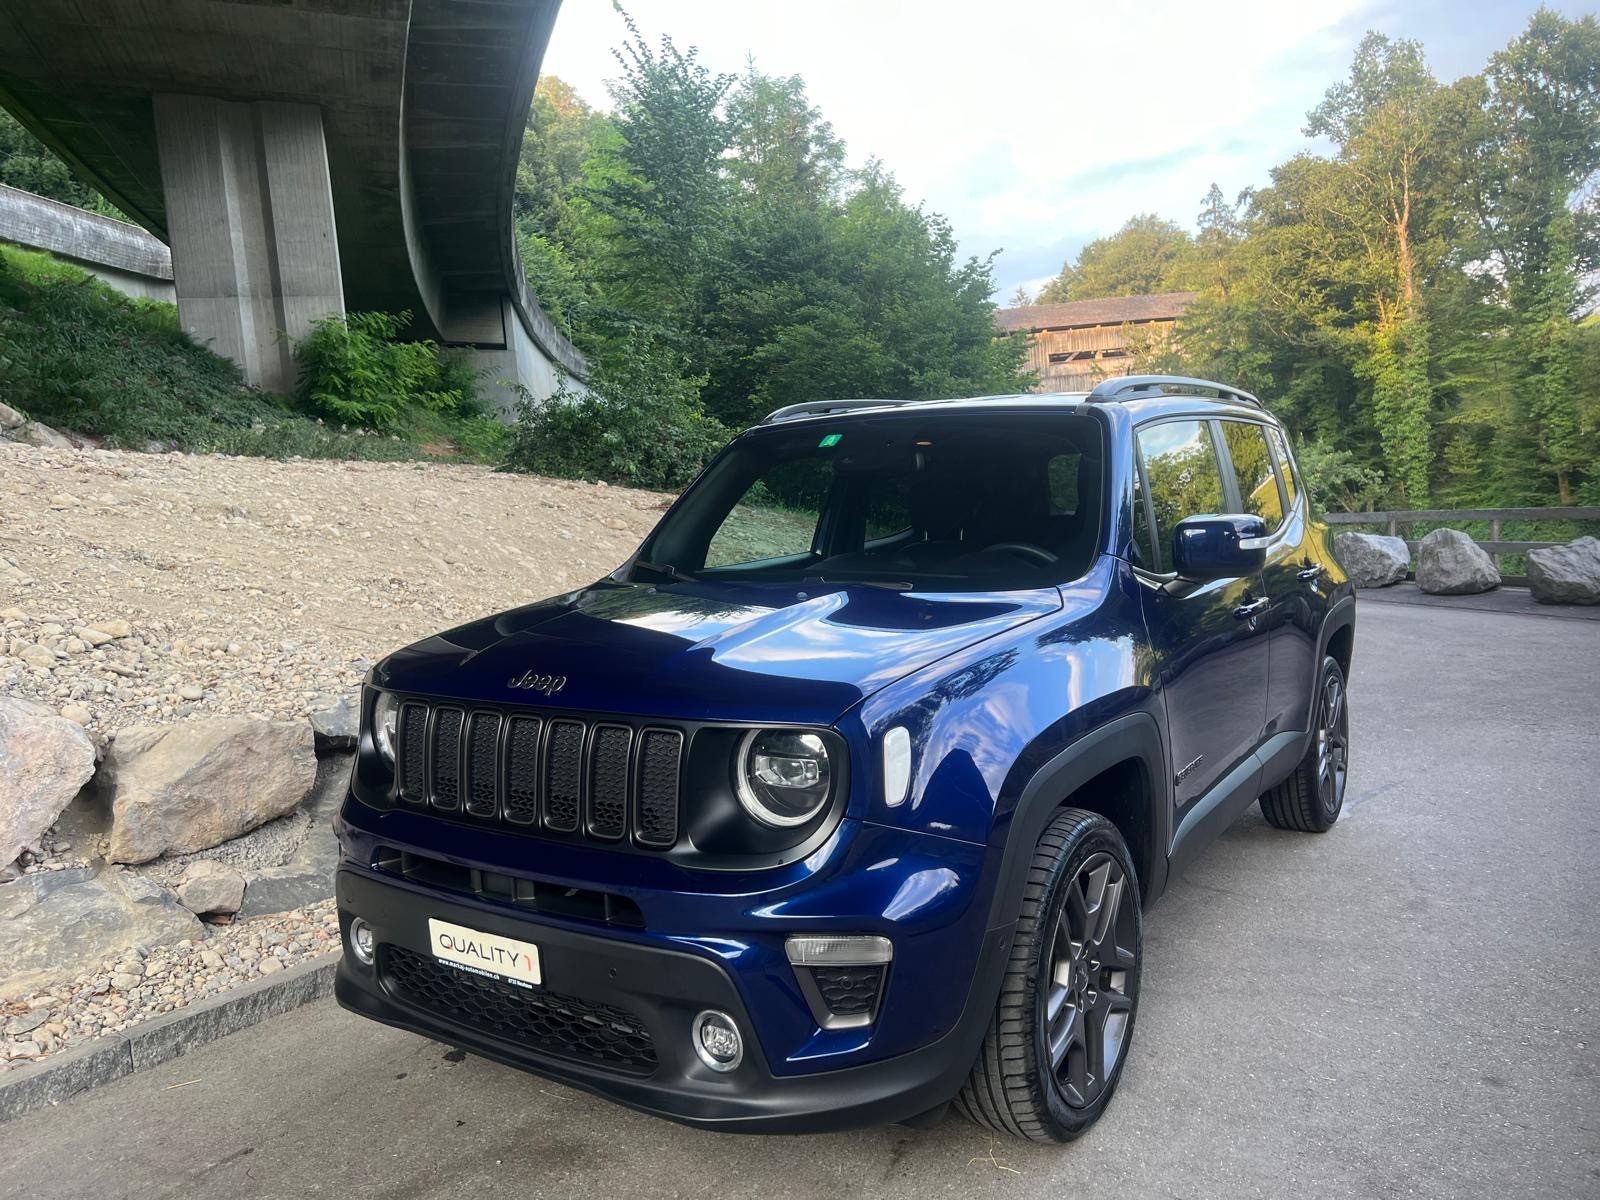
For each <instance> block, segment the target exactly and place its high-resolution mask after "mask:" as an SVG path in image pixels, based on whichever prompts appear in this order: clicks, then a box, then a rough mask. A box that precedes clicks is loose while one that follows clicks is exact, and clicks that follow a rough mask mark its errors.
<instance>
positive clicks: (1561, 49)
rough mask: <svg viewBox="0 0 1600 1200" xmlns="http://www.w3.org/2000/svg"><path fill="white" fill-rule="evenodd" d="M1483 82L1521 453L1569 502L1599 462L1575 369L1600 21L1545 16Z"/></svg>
mask: <svg viewBox="0 0 1600 1200" xmlns="http://www.w3.org/2000/svg"><path fill="white" fill-rule="evenodd" d="M1485 80H1486V84H1487V91H1488V96H1487V100H1486V103H1485V110H1486V114H1487V118H1488V122H1489V125H1490V127H1491V128H1492V130H1493V131H1494V132H1495V134H1496V135H1497V136H1494V137H1493V138H1492V140H1490V141H1489V142H1488V145H1487V147H1486V150H1485V152H1484V153H1483V154H1482V156H1481V160H1480V162H1481V169H1480V171H1479V172H1478V174H1477V177H1476V179H1477V184H1478V186H1477V190H1476V196H1477V201H1478V210H1477V215H1478V221H1479V234H1480V237H1481V238H1482V241H1483V244H1484V245H1485V246H1486V247H1487V253H1488V257H1489V258H1490V260H1491V261H1493V262H1494V263H1495V264H1496V265H1497V267H1498V268H1499V277H1500V278H1501V279H1502V281H1503V286H1504V300H1505V303H1506V304H1507V306H1508V307H1509V309H1510V311H1511V312H1512V313H1513V314H1514V320H1513V327H1514V328H1513V334H1512V337H1511V339H1510V346H1511V347H1512V348H1513V349H1514V351H1515V353H1516V355H1517V359H1518V360H1519V363H1520V367H1521V369H1520V371H1519V373H1518V374H1519V383H1520V387H1519V388H1518V389H1517V393H1516V395H1515V397H1514V398H1513V404H1514V405H1515V407H1516V409H1517V410H1518V414H1519V416H1520V417H1521V418H1522V419H1524V420H1525V421H1526V422H1527V424H1528V429H1527V433H1528V435H1529V436H1527V437H1526V438H1525V439H1521V447H1520V448H1521V450H1522V451H1523V453H1524V454H1531V456H1532V463H1531V464H1528V465H1530V466H1531V468H1532V470H1534V471H1535V472H1537V473H1539V474H1543V475H1545V476H1546V477H1547V478H1553V480H1554V483H1555V489H1556V494H1557V498H1558V499H1559V500H1560V502H1561V503H1563V504H1571V503H1573V500H1574V496H1575V495H1576V491H1577V487H1578V484H1577V483H1576V482H1575V478H1576V476H1578V475H1580V474H1585V473H1593V472H1594V471H1595V468H1596V462H1597V459H1600V449H1597V447H1596V444H1595V441H1596V439H1595V436H1594V429H1593V426H1592V424H1591V423H1590V422H1589V421H1588V419H1587V418H1586V414H1585V409H1586V402H1587V401H1586V395H1585V393H1586V392H1587V393H1588V395H1592V394H1593V392H1592V391H1590V390H1589V389H1592V388H1593V386H1594V384H1593V381H1591V380H1585V379H1582V378H1581V377H1580V376H1578V375H1576V374H1575V372H1574V370H1573V356H1574V348H1573V346H1574V341H1573V335H1574V325H1573V322H1574V319H1575V318H1576V317H1577V316H1578V314H1579V312H1580V311H1581V310H1582V309H1583V307H1584V306H1585V305H1586V304H1587V303H1588V301H1589V300H1590V299H1592V295H1593V291H1592V285H1590V284H1588V283H1587V280H1588V279H1589V277H1590V275H1591V273H1592V272H1593V271H1594V270H1595V269H1596V267H1597V266H1600V204H1597V203H1596V198H1595V192H1594V188H1593V177H1594V174H1595V172H1596V171H1597V170H1600V23H1597V22H1596V20H1595V18H1594V17H1593V16H1586V17H1583V18H1582V19H1580V20H1577V21H1567V20H1565V19H1564V18H1562V17H1560V16H1558V15H1557V14H1555V13H1553V12H1551V11H1549V10H1548V9H1540V10H1539V11H1538V12H1537V13H1535V14H1534V16H1533V18H1532V20H1530V22H1529V24H1528V28H1527V29H1526V30H1525V31H1524V32H1523V33H1522V34H1521V35H1520V36H1519V37H1518V38H1517V39H1516V40H1515V41H1513V42H1512V43H1511V45H1509V46H1508V47H1506V49H1504V50H1502V51H1501V52H1500V53H1498V54H1496V55H1495V56H1494V58H1493V59H1491V60H1490V63H1489V67H1488V69H1487V71H1486V72H1485ZM1586 185H1587V187H1586ZM1506 449H1507V451H1508V452H1510V451H1511V446H1509V445H1508V446H1507V447H1506Z"/></svg>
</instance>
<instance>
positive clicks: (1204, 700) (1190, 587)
mask: <svg viewBox="0 0 1600 1200" xmlns="http://www.w3.org/2000/svg"><path fill="white" fill-rule="evenodd" d="M1220 438H1221V434H1220V432H1219V429H1218V426H1217V425H1216V423H1215V422H1214V421H1211V420H1208V419H1205V418H1198V417H1184V418H1178V419H1166V420H1159V421H1155V422H1152V423H1150V424H1147V425H1143V426H1141V427H1140V428H1139V429H1138V430H1137V431H1136V433H1135V441H1136V444H1137V448H1138V458H1139V461H1138V463H1137V464H1136V468H1137V469H1136V471H1135V480H1136V483H1135V486H1136V488H1137V490H1138V492H1139V494H1138V495H1137V496H1136V497H1135V503H1134V526H1135V529H1134V533H1135V539H1136V541H1137V540H1141V539H1142V541H1143V544H1142V545H1141V547H1140V550H1139V555H1140V557H1141V558H1148V559H1149V561H1150V562H1151V563H1152V564H1154V569H1153V570H1146V569H1142V570H1141V571H1140V572H1139V576H1140V579H1141V581H1142V583H1143V585H1144V586H1143V587H1142V596H1143V604H1144V610H1145V624H1146V627H1147V629H1148V631H1149V636H1150V644H1151V648H1152V651H1153V654H1154V659H1155V661H1154V671H1155V675H1156V677H1157V679H1158V680H1159V682H1160V685H1161V687H1162V690H1163V694H1164V697H1165V702H1166V714H1167V739H1168V751H1169V754H1170V765H1171V767H1172V771H1173V797H1174V804H1175V806H1176V810H1177V814H1176V816H1177V820H1181V818H1182V814H1183V812H1184V810H1185V809H1187V808H1188V807H1189V806H1190V805H1192V804H1193V803H1194V801H1196V800H1197V799H1199V798H1200V797H1201V796H1203V795H1205V793H1206V792H1207V790H1208V789H1210V788H1211V786H1212V785H1213V784H1215V783H1217V782H1218V781H1219V780H1221V779H1222V778H1223V777H1224V776H1225V775H1227V774H1228V773H1229V772H1230V771H1231V770H1232V769H1233V768H1234V767H1235V766H1237V765H1239V764H1240V763H1241V762H1242V761H1243V760H1245V759H1246V758H1249V757H1250V756H1251V755H1252V754H1253V753H1254V751H1255V748H1256V746H1257V744H1258V743H1259V741H1260V738H1261V728H1262V725H1263V723H1264V722H1265V719H1266V689H1267V636H1266V630H1265V628H1264V627H1263V626H1262V624H1261V622H1260V617H1261V615H1262V614H1263V613H1264V611H1265V609H1266V607H1267V604H1266V600H1265V594H1264V591H1263V585H1262V580H1261V577H1260V575H1258V574H1250V575H1247V576H1242V577H1237V578H1225V579H1216V580H1212V581H1210V582H1207V583H1192V582H1189V581H1185V580H1182V579H1179V578H1177V577H1176V575H1175V574H1173V572H1172V562H1173V553H1172V533H1173V529H1174V527H1175V526H1176V525H1177V523H1178V522H1179V521H1181V520H1183V519H1184V518H1185V517H1192V516H1199V515H1203V514H1219V515H1220V514H1225V513H1230V512H1234V511H1236V509H1234V508H1233V507H1232V504H1233V503H1234V501H1233V497H1232V495H1231V484H1230V481H1229V480H1228V479H1227V478H1226V477H1225V475H1224V474H1223V471H1224V466H1225V461H1226V460H1225V459H1223V458H1222V457H1221V456H1220V455H1219V454H1218V453H1217V443H1218V441H1219V440H1220ZM1177 820H1175V822H1174V828H1176V827H1177Z"/></svg>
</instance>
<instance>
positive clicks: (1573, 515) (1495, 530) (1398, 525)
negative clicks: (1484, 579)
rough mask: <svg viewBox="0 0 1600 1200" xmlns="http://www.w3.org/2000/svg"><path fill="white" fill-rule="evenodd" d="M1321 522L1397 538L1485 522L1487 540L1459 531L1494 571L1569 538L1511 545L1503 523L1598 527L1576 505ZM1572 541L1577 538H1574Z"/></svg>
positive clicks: (1595, 517)
mask: <svg viewBox="0 0 1600 1200" xmlns="http://www.w3.org/2000/svg"><path fill="white" fill-rule="evenodd" d="M1322 520H1324V521H1326V522H1327V523H1328V524H1329V525H1339V526H1344V525H1357V526H1361V525H1381V526H1383V527H1384V532H1386V533H1387V534H1388V535H1389V536H1390V537H1399V536H1400V530H1401V529H1402V528H1405V527H1409V526H1412V525H1433V526H1435V527H1438V528H1450V529H1458V528H1460V526H1461V525H1463V524H1465V523H1467V522H1473V521H1487V522H1488V523H1489V536H1488V537H1486V538H1480V537H1478V536H1477V535H1475V534H1472V533H1470V532H1467V531H1466V530H1462V532H1463V533H1467V536H1468V537H1470V538H1472V540H1473V541H1475V542H1477V543H1478V545H1479V546H1480V547H1481V548H1482V549H1484V550H1486V551H1487V552H1488V554H1489V557H1490V558H1492V559H1494V565H1495V570H1497V571H1498V570H1500V556H1501V555H1502V554H1517V555H1521V554H1526V553H1527V552H1528V551H1530V550H1543V549H1546V548H1547V547H1550V546H1563V545H1565V544H1566V543H1567V542H1568V541H1570V540H1571V538H1564V539H1561V540H1559V541H1549V542H1537V541H1512V540H1505V539H1502V538H1501V537H1500V527H1501V525H1502V523H1503V522H1507V521H1593V522H1595V523H1596V524H1597V525H1600V505H1576V506H1569V507H1565V508H1414V509H1398V510H1393V511H1386V512H1325V513H1323V514H1322ZM1573 536H1574V537H1576V536H1579V535H1577V534H1574V535H1573ZM1419 541H1420V539H1416V538H1407V539H1406V545H1407V546H1409V547H1410V548H1411V552H1412V553H1413V554H1415V553H1416V551H1417V545H1418V542H1419ZM1502 578H1504V579H1505V580H1506V581H1507V582H1517V581H1520V580H1522V579H1523V578H1524V576H1521V575H1504V574H1502Z"/></svg>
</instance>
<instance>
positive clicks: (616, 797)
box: [589, 725, 633, 842]
mask: <svg viewBox="0 0 1600 1200" xmlns="http://www.w3.org/2000/svg"><path fill="white" fill-rule="evenodd" d="M632 748H633V730H631V729H629V728H628V727H627V726H625V725H597V726H595V730H594V743H593V745H591V746H590V747H589V832H590V833H591V834H592V835H593V836H595V837H598V838H605V839H606V840H607V841H613V842H614V841H616V840H617V839H618V838H620V837H621V836H622V835H623V834H625V833H626V832H627V831H628V765H629V763H628V755H629V752H630V751H631V749H632Z"/></svg>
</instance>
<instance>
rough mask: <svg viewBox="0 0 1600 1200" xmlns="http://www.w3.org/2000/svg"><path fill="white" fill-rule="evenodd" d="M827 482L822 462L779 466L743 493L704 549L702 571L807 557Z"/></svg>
mask: <svg viewBox="0 0 1600 1200" xmlns="http://www.w3.org/2000/svg"><path fill="white" fill-rule="evenodd" d="M832 482H833V467H832V465H831V464H830V463H829V462H828V461H827V460H825V459H821V458H802V459H794V460H791V461H789V462H784V463H779V464H778V465H777V466H775V467H773V468H772V469H771V470H769V471H767V472H766V473H765V474H764V475H762V476H761V478H760V479H757V480H756V481H755V482H754V483H752V484H751V485H750V486H749V488H748V489H746V491H745V493H744V495H743V496H741V497H740V498H739V502H738V503H737V504H735V505H734V506H733V511H731V512H730V513H729V514H728V515H727V516H726V517H725V518H723V521H722V524H721V525H720V526H719V527H718V528H717V532H716V533H714V534H713V535H712V537H711V543H710V545H709V546H707V548H706V561H705V565H706V566H707V567H731V566H737V565H739V564H741V563H751V562H761V561H762V560H764V559H768V558H789V557H794V556H798V555H804V554H809V553H811V548H812V546H813V545H814V544H815V542H816V538H817V523H818V522H819V521H820V520H821V518H822V508H823V504H824V503H825V502H826V500H827V497H828V488H829V486H830V485H831V484H832Z"/></svg>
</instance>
